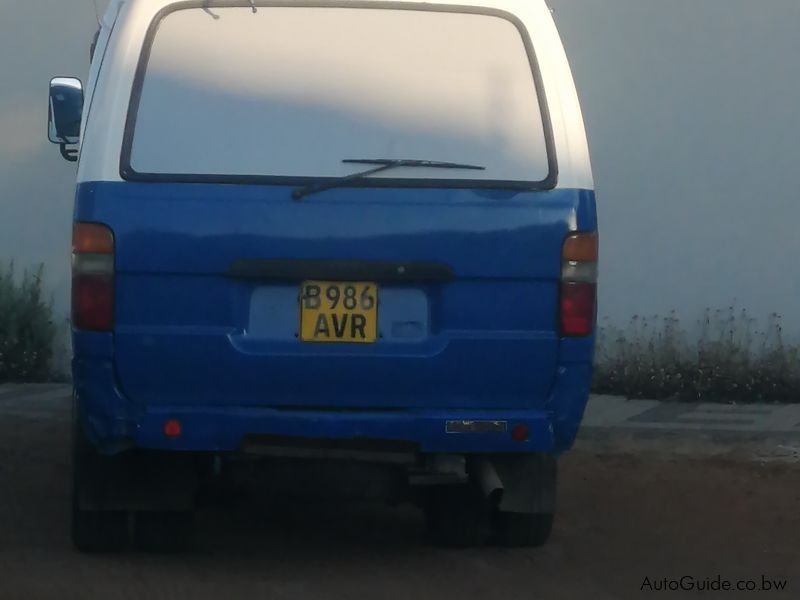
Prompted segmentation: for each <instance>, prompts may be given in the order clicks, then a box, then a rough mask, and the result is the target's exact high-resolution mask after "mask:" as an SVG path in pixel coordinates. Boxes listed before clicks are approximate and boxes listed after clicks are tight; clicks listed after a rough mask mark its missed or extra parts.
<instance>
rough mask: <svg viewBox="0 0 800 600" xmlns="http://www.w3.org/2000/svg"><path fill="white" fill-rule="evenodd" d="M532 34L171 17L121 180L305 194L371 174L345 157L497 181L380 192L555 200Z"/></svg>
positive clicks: (151, 51) (384, 22)
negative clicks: (457, 189)
mask: <svg viewBox="0 0 800 600" xmlns="http://www.w3.org/2000/svg"><path fill="white" fill-rule="evenodd" d="M376 6H381V5H377V4H376ZM395 6H396V5H395ZM527 35H528V34H527V33H526V32H525V31H524V30H523V29H522V27H521V25H520V24H519V23H517V22H516V21H515V20H514V19H513V18H512V17H510V16H507V15H504V14H500V13H488V14H484V13H480V12H459V11H458V10H455V11H454V10H445V9H442V10H437V9H415V10H408V9H405V10H403V9H397V8H340V7H330V6H327V7H313V6H302V7H297V6H295V7H290V6H285V7H282V6H262V7H259V8H258V9H257V11H256V12H253V10H252V9H251V8H250V7H245V6H242V7H224V8H222V7H220V8H218V7H212V8H184V9H180V10H175V11H172V12H169V13H168V14H166V16H163V18H162V20H161V21H160V22H159V23H158V24H157V26H156V25H154V26H153V27H152V28H151V32H150V35H149V39H148V42H147V44H146V46H147V47H146V48H145V50H144V53H143V56H142V63H141V64H140V68H139V71H138V73H137V81H136V84H135V86H134V88H135V89H134V94H133V98H132V102H131V109H130V114H129V117H128V125H127V130H126V136H125V138H126V141H125V147H124V148H123V159H122V172H123V176H124V177H126V178H128V179H145V180H147V179H150V180H176V181H195V180H196V181H214V180H219V181H223V182H225V181H232V180H233V181H235V180H239V179H242V180H247V179H252V178H266V179H275V180H276V181H278V180H287V179H291V180H301V179H302V180H306V179H313V178H324V177H341V176H344V175H348V174H350V173H353V172H354V171H358V170H360V169H363V168H364V167H363V165H352V164H345V163H342V160H344V159H360V158H409V159H425V160H436V161H448V162H458V163H468V164H474V165H481V166H484V167H486V169H485V170H484V171H474V170H448V171H446V172H443V171H442V170H438V169H429V168H424V169H420V168H415V169H412V168H402V169H394V170H391V171H387V172H385V173H382V174H380V175H376V176H375V177H373V178H371V180H370V182H369V185H373V184H376V183H378V184H380V183H384V184H385V183H387V182H388V181H389V180H391V181H392V182H393V183H395V184H400V185H402V184H413V183H414V182H416V184H422V185H424V184H425V183H426V182H427V183H430V182H431V180H438V181H439V182H443V181H444V182H445V183H448V182H449V183H452V184H453V185H475V184H477V185H500V186H510V187H518V186H519V187H536V186H537V185H539V186H547V185H548V184H549V183H550V179H551V171H553V170H554V169H552V168H551V162H550V160H549V158H550V156H551V155H552V153H551V152H549V151H548V150H549V146H550V144H549V134H548V129H547V127H546V120H545V119H544V118H543V114H542V107H543V105H544V103H543V102H541V98H540V91H539V89H538V88H539V86H538V85H537V77H538V74H537V70H536V65H535V59H534V57H533V53H532V49H531V45H530V40H528V38H527ZM445 180H446V181H445Z"/></svg>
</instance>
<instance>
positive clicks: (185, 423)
mask: <svg viewBox="0 0 800 600" xmlns="http://www.w3.org/2000/svg"><path fill="white" fill-rule="evenodd" d="M73 373H74V381H75V391H76V396H77V400H78V409H79V417H80V419H81V421H82V422H83V425H84V427H85V430H86V432H87V434H88V436H89V439H90V440H91V441H92V442H93V443H94V444H95V445H96V446H97V448H98V449H99V450H100V451H101V452H103V453H106V454H113V453H116V452H119V451H121V450H124V449H127V448H131V447H141V448H153V449H164V450H173V451H187V452H188V451H202V452H235V451H238V450H240V449H241V447H242V442H243V440H244V439H245V437H246V436H249V435H266V436H281V437H299V438H309V439H323V440H359V439H361V440H382V441H398V442H406V443H410V444H413V445H414V446H415V447H416V448H417V450H418V452H425V453H533V452H561V451H564V450H567V449H569V447H570V446H571V445H572V443H573V442H574V439H575V436H576V434H577V431H578V427H579V425H580V421H581V419H582V417H583V411H584V408H585V405H586V402H587V400H588V396H589V382H590V380H591V366H590V365H589V364H584V363H577V364H564V365H562V366H561V367H559V369H558V371H557V375H556V380H555V383H554V386H553V389H552V392H551V395H550V398H549V400H548V402H547V403H546V404H545V405H544V406H543V407H540V408H535V409H524V410H517V409H507V410H505V409H497V410H481V409H408V410H402V411H395V410H393V411H370V410H357V411H356V410H354V411H340V410H337V411H323V410H297V409H295V410H282V409H271V408H252V407H191V408H187V407H174V406H170V405H169V404H168V402H167V399H165V403H164V405H159V406H157V407H153V406H148V407H142V406H140V405H138V404H136V403H135V402H133V401H131V400H130V399H129V398H127V397H126V396H125V395H124V394H123V393H122V391H121V390H120V389H119V387H118V385H117V383H116V377H115V375H114V366H113V361H112V360H110V359H108V358H105V357H103V358H100V357H93V358H77V357H76V359H75V360H74V361H73ZM168 419H177V420H179V421H180V422H181V425H182V434H181V436H180V437H178V438H168V437H167V436H166V435H165V434H164V423H165V422H166V421H167V420H168ZM453 421H455V422H459V423H460V422H465V421H467V422H469V421H478V422H492V423H493V425H492V426H491V427H487V428H486V429H489V430H487V431H481V432H477V431H467V432H459V433H454V432H452V431H448V422H453ZM495 422H500V425H499V426H498V425H497V424H495ZM518 424H522V425H526V426H527V428H528V431H529V435H528V439H527V440H526V441H522V442H520V441H515V440H514V439H513V438H512V435H511V431H512V429H513V428H514V426H515V425H518ZM450 429H453V428H452V427H451V428H450ZM460 429H469V427H466V428H464V427H462V428H460Z"/></svg>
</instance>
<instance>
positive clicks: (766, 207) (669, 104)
mask: <svg viewBox="0 0 800 600" xmlns="http://www.w3.org/2000/svg"><path fill="white" fill-rule="evenodd" d="M99 4H101V5H103V4H104V2H103V0H99ZM551 4H552V6H553V8H554V10H555V15H556V19H557V21H558V24H559V26H560V28H561V32H562V35H563V37H564V41H565V44H566V46H567V51H568V53H569V55H570V58H571V61H572V64H573V68H574V71H575V76H576V79H577V82H578V88H579V91H580V93H581V97H582V101H583V104H584V111H585V117H586V121H587V126H588V130H589V138H590V143H591V146H592V151H593V160H594V165H595V174H596V179H597V188H598V194H599V202H600V213H601V214H600V217H601V224H602V227H603V231H602V239H603V261H604V262H603V269H602V293H601V313H602V314H603V315H608V316H611V317H613V318H614V319H615V320H617V321H624V320H626V319H627V318H629V317H630V316H631V315H633V314H637V313H638V314H652V313H656V312H659V313H665V312H667V311H669V310H670V309H678V310H679V312H680V313H681V314H682V315H683V316H684V317H686V318H687V319H689V320H690V321H691V320H692V319H694V318H696V317H697V316H699V314H700V312H701V311H702V310H703V309H704V308H705V307H712V308H719V307H727V306H728V305H730V304H731V303H733V302H736V303H737V305H738V306H739V307H744V308H747V309H748V310H749V311H750V312H751V313H752V314H754V315H757V316H762V315H763V316H766V315H767V314H769V313H771V312H773V311H776V312H779V313H781V314H783V315H784V317H785V325H786V329H787V331H788V332H789V333H790V334H794V335H797V336H800V275H799V274H798V269H797V267H796V266H795V257H796V256H797V255H798V253H800V241H798V234H797V230H798V222H800V194H798V191H797V190H798V188H797V186H796V184H795V182H794V173H795V172H796V171H797V167H796V163H797V162H798V158H800V152H798V150H797V143H798V142H797V140H798V139H800V78H798V77H797V76H796V73H797V72H798V71H800V36H799V35H797V31H798V29H800V2H797V0H763V1H759V2H756V1H754V0H704V1H703V2H697V1H696V0H551ZM95 24H96V23H95V16H94V8H93V6H92V0H26V1H17V0H0V56H2V60H0V81H2V82H3V83H2V86H0V260H7V259H10V258H14V259H15V260H16V261H17V263H18V264H19V265H21V266H25V265H34V264H36V263H39V262H44V263H45V264H46V265H47V269H48V281H49V283H50V285H51V286H52V289H53V291H54V294H55V300H56V308H57V311H58V313H59V316H60V317H62V318H63V317H64V315H65V314H66V306H67V289H68V249H69V228H70V212H71V202H72V189H71V185H72V182H73V179H74V175H75V167H74V165H71V164H69V163H66V162H64V161H63V160H62V159H61V158H60V156H59V155H58V151H57V148H56V147H55V146H51V145H50V144H48V143H47V142H46V140H45V120H46V115H47V105H46V91H47V82H48V80H49V78H50V76H51V75H55V74H59V75H77V76H80V77H82V78H85V74H86V71H87V69H88V45H89V40H90V37H91V34H92V33H93V32H94V30H95V28H96V27H95Z"/></svg>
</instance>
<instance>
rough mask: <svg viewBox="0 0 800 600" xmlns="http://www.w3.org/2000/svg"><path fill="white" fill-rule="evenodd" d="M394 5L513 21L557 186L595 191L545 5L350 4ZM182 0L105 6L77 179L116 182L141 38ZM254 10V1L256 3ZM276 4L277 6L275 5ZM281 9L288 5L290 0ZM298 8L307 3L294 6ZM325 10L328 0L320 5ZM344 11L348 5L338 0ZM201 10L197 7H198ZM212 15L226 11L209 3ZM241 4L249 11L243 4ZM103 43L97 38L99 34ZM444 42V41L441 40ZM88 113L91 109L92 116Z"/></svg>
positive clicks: (537, 0)
mask: <svg viewBox="0 0 800 600" xmlns="http://www.w3.org/2000/svg"><path fill="white" fill-rule="evenodd" d="M371 3H375V4H381V3H382V4H394V5H404V4H409V5H416V6H419V5H420V4H424V5H429V6H430V7H431V8H435V7H437V6H464V5H469V6H470V7H474V8H487V9H493V10H500V11H505V12H509V13H511V14H513V15H514V16H516V17H517V18H518V19H519V20H520V21H521V22H522V23H523V25H524V26H525V27H526V28H527V30H528V32H529V34H530V38H531V40H532V43H533V45H534V50H535V53H536V57H537V61H538V63H539V69H540V72H541V77H542V81H543V84H544V89H545V95H546V100H547V105H548V108H549V112H550V121H551V124H552V129H553V140H554V146H555V154H556V158H557V163H558V187H560V188H567V187H569V188H582V189H592V188H593V187H594V182H593V179H592V173H591V164H590V160H589V150H588V144H587V141H586V134H585V131H584V125H583V117H582V114H581V110H580V104H579V102H578V96H577V92H576V90H575V85H574V83H573V80H572V75H571V72H570V68H569V64H568V62H567V58H566V55H565V53H564V49H563V46H562V44H561V40H560V37H559V35H558V32H557V30H556V27H555V24H554V22H553V19H552V15H551V14H550V10H549V8H548V6H547V4H546V2H545V0H466V1H465V0H435V1H432V2H424V3H420V2H419V1H418V0H392V1H391V3H389V2H386V0H358V2H357V3H356V2H351V3H349V4H350V6H351V7H352V6H353V4H356V5H363V4H371ZM186 4H187V3H186V2H185V1H180V0H110V4H109V7H108V11H107V12H106V14H105V16H104V18H103V27H104V29H105V31H104V33H105V35H106V38H107V35H108V30H109V29H111V28H112V26H113V29H114V32H113V36H112V38H111V42H110V44H109V46H108V49H107V51H106V52H105V56H104V58H103V60H102V61H95V63H100V62H102V64H103V66H102V71H103V76H102V77H101V78H100V82H101V85H100V86H99V87H98V88H97V89H96V90H94V89H92V87H93V85H94V83H95V82H96V81H97V77H98V75H99V69H100V66H99V64H95V65H93V69H92V73H91V74H90V81H89V85H88V86H87V88H88V89H87V92H88V94H89V95H88V96H87V107H86V110H87V115H85V117H86V116H88V118H85V120H84V123H85V125H86V129H85V131H84V135H83V137H82V143H83V146H84V147H83V148H82V154H81V161H80V166H79V172H78V180H79V181H119V180H120V179H121V176H120V174H119V167H120V161H119V155H120V148H121V147H122V140H123V134H124V129H125V121H126V118H127V109H128V105H129V102H130V98H131V92H132V87H133V80H134V72H135V67H136V65H137V64H138V62H139V58H140V56H141V52H142V48H143V45H144V42H145V35H146V33H147V30H148V28H149V26H150V24H151V23H152V22H153V19H154V18H155V17H156V15H157V14H158V13H159V12H160V11H161V10H163V9H166V8H168V7H170V6H173V5H183V6H186ZM255 4H256V5H258V4H259V0H256V2H255ZM276 4H277V3H276ZM279 4H281V5H284V6H291V5H292V4H295V2H293V1H292V0H285V2H280V3H279ZM296 4H298V5H302V4H306V5H308V1H307V0H305V1H298V2H296ZM320 4H327V2H320ZM342 4H343V5H345V6H346V5H347V4H348V2H347V0H342ZM197 5H198V6H202V3H201V2H198V3H197ZM208 5H210V7H211V8H212V9H213V8H214V5H217V6H218V7H221V6H225V3H217V2H214V0H210V1H209V2H208ZM239 5H244V6H247V2H246V1H243V2H241V3H239ZM101 38H102V36H101ZM443 41H446V37H445V38H443ZM88 111H91V113H90V114H89V113H88Z"/></svg>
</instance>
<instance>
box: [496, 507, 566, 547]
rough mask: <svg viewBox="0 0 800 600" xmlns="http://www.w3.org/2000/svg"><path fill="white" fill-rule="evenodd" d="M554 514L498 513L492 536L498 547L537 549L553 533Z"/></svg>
mask: <svg viewBox="0 0 800 600" xmlns="http://www.w3.org/2000/svg"><path fill="white" fill-rule="evenodd" d="M554 516H555V515H554V514H553V513H548V514H541V515H532V514H523V513H508V512H498V513H497V515H496V516H495V522H494V536H495V540H496V542H497V544H498V545H500V546H505V547H507V548H538V547H539V546H543V545H544V544H545V543H547V540H549V539H550V534H551V532H552V531H553V520H554Z"/></svg>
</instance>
